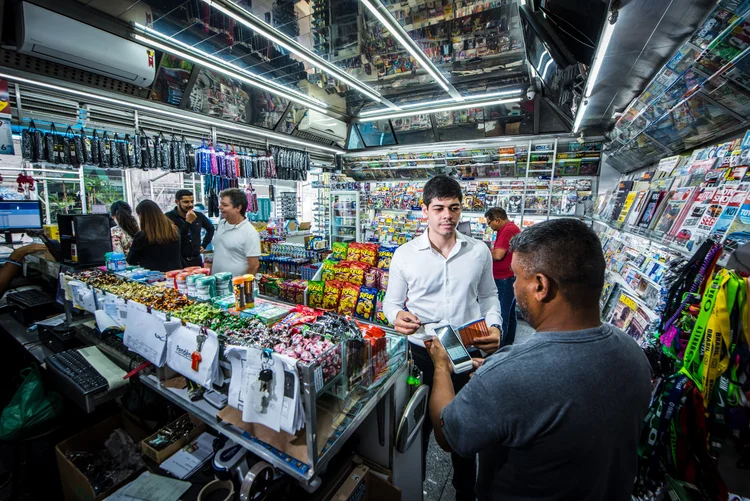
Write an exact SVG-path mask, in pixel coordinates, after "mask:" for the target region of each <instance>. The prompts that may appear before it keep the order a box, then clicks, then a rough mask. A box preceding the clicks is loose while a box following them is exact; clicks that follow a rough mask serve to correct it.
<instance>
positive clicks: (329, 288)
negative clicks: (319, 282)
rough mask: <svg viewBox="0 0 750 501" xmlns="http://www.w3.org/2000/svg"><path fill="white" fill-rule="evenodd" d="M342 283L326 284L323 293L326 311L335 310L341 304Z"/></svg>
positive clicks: (333, 281)
mask: <svg viewBox="0 0 750 501" xmlns="http://www.w3.org/2000/svg"><path fill="white" fill-rule="evenodd" d="M341 288H342V283H341V282H339V281H337V280H331V281H330V282H326V285H325V289H324V291H323V308H324V309H326V310H335V309H336V307H337V306H338V304H339V297H340V296H341Z"/></svg>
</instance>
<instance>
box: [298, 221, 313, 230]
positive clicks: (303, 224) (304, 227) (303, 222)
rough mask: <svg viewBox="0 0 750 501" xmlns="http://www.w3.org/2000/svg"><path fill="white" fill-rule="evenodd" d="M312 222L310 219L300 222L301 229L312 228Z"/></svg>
mask: <svg viewBox="0 0 750 501" xmlns="http://www.w3.org/2000/svg"><path fill="white" fill-rule="evenodd" d="M310 225H311V223H310V222H309V221H302V222H300V223H299V231H306V230H309V229H310Z"/></svg>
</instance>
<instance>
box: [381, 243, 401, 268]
mask: <svg viewBox="0 0 750 501" xmlns="http://www.w3.org/2000/svg"><path fill="white" fill-rule="evenodd" d="M396 249H398V247H397V246H395V245H381V246H380V249H379V250H378V268H380V269H382V270H387V269H389V268H390V267H391V259H392V258H393V253H394V252H396Z"/></svg>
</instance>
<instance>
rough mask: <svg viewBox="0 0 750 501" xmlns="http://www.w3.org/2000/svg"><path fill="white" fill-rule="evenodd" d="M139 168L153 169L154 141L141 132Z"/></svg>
mask: <svg viewBox="0 0 750 501" xmlns="http://www.w3.org/2000/svg"><path fill="white" fill-rule="evenodd" d="M141 168H142V169H144V170H150V169H153V168H154V140H153V139H151V138H150V137H148V134H146V133H145V132H143V131H141Z"/></svg>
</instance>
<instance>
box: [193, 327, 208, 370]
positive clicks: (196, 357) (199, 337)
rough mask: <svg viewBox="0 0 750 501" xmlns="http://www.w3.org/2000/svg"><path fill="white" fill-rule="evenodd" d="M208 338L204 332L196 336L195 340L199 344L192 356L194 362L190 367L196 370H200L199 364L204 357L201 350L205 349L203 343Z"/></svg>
mask: <svg viewBox="0 0 750 501" xmlns="http://www.w3.org/2000/svg"><path fill="white" fill-rule="evenodd" d="M206 338H207V336H206V335H205V334H204V333H203V332H201V333H200V334H198V335H197V336H195V340H196V342H197V343H198V346H197V347H196V349H195V351H194V352H193V354H192V355H191V357H190V358H191V359H192V360H193V363H192V365H191V366H190V368H191V369H193V370H194V371H195V372H198V366H199V365H200V363H201V362H202V361H203V357H202V356H201V350H202V349H203V343H205V342H206Z"/></svg>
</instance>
